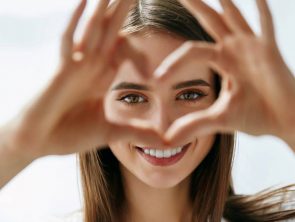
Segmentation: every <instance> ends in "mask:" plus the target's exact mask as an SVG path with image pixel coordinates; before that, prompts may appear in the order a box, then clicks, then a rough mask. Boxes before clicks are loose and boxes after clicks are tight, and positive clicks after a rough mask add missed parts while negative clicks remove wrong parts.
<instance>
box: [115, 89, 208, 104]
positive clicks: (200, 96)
mask: <svg viewBox="0 0 295 222" xmlns="http://www.w3.org/2000/svg"><path fill="white" fill-rule="evenodd" d="M190 93H194V94H195V95H196V94H197V95H198V96H197V98H196V99H185V98H184V99H179V98H177V99H176V100H187V101H188V102H190V103H195V102H197V101H198V100H199V99H201V98H202V97H204V96H207V94H205V93H203V92H201V91H197V90H189V91H186V92H184V93H181V94H180V96H183V95H185V94H186V95H187V94H190ZM180 96H177V97H180ZM128 97H129V98H130V97H133V98H134V97H136V98H139V97H142V98H144V96H141V95H137V94H134V93H132V94H128V95H125V96H123V97H121V98H119V99H118V101H121V102H123V103H125V104H126V105H128V106H134V105H136V104H139V103H143V102H126V101H125V99H126V98H128ZM143 100H145V101H144V102H146V99H143Z"/></svg>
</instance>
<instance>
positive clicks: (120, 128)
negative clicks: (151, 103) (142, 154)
mask: <svg viewBox="0 0 295 222" xmlns="http://www.w3.org/2000/svg"><path fill="white" fill-rule="evenodd" d="M110 124H111V125H112V127H111V129H112V133H111V135H110V137H109V138H108V139H111V138H116V139H117V138H118V137H119V138H120V139H121V140H125V141H128V142H130V141H132V143H134V144H138V145H140V144H146V145H149V144H151V145H152V144H160V145H161V144H163V145H165V144H166V143H167V142H166V141H165V140H164V135H162V134H160V133H159V132H157V131H156V130H155V129H154V127H153V126H152V125H151V124H149V123H147V122H146V121H142V120H139V119H131V120H129V121H126V122H112V123H110Z"/></svg>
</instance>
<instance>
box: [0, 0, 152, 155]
mask: <svg viewBox="0 0 295 222" xmlns="http://www.w3.org/2000/svg"><path fill="white" fill-rule="evenodd" d="M131 2H132V0H121V1H118V2H117V3H116V5H115V6H113V7H112V8H111V9H110V10H107V6H108V3H109V1H108V0H100V1H99V3H98V7H97V9H96V11H95V14H94V15H93V17H92V18H91V19H90V21H89V23H88V26H87V28H86V32H85V34H84V36H83V38H82V40H81V42H80V43H79V44H74V41H73V36H74V33H75V30H76V27H77V24H78V22H79V19H80V17H81V16H82V14H83V11H84V9H85V6H86V0H82V2H81V3H80V5H79V7H78V8H77V9H76V11H75V13H74V14H73V17H72V19H71V21H70V23H69V26H68V28H67V29H66V31H65V33H64V36H63V40H62V46H61V63H60V65H59V68H58V72H57V75H56V76H55V77H54V78H53V80H52V81H51V83H50V84H49V85H48V87H47V88H46V89H45V90H44V91H43V92H42V93H41V95H40V96H38V98H37V99H36V100H35V101H34V102H33V103H32V104H30V105H29V106H28V107H27V108H26V109H25V110H24V111H23V112H22V113H21V114H20V115H19V117H18V118H15V119H14V120H12V121H11V122H10V123H8V124H7V125H6V126H5V127H3V128H1V133H0V137H1V138H0V139H1V141H0V142H3V143H4V142H5V146H6V147H9V148H10V149H13V150H14V151H15V152H16V153H19V154H21V155H23V156H26V157H28V158H37V157H40V156H44V155H49V154H69V153H74V152H81V151H86V150H89V149H93V148H97V147H99V146H104V145H106V144H107V142H108V139H109V138H110V137H111V136H116V137H117V138H118V137H119V138H122V139H128V138H130V137H136V136H138V135H139V134H141V135H142V134H144V135H145V136H142V137H144V138H148V137H149V135H150V136H151V137H153V136H155V135H156V134H155V133H154V132H153V131H152V130H151V129H150V128H148V127H147V126H139V125H136V127H135V126H134V125H132V123H130V124H129V125H128V126H126V125H120V124H119V125H117V124H114V123H110V122H108V121H107V120H106V119H105V116H104V112H103V96H104V94H105V92H106V90H107V89H108V87H109V86H110V84H111V82H112V80H113V78H114V77H115V74H116V73H117V72H116V71H117V69H118V67H119V66H120V64H121V63H123V62H124V61H125V60H126V59H129V60H131V61H132V62H133V64H134V65H135V66H136V68H138V69H139V71H140V73H141V74H142V77H143V78H146V76H145V70H144V67H145V64H144V63H145V56H144V55H143V54H142V53H141V52H138V51H137V50H136V49H134V48H132V47H131V45H130V44H129V43H128V39H127V38H125V37H123V36H120V35H119V34H118V32H119V29H120V28H121V25H122V21H124V18H125V16H126V14H127V12H128V9H129V6H130V4H131ZM111 56H113V57H112V58H111ZM156 139H157V138H155V140H156Z"/></svg>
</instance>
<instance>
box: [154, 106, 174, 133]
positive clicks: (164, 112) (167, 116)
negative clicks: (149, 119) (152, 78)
mask: <svg viewBox="0 0 295 222" xmlns="http://www.w3.org/2000/svg"><path fill="white" fill-rule="evenodd" d="M153 123H154V126H155V128H156V129H157V130H159V131H160V132H165V131H166V130H167V129H168V128H169V126H170V125H171V123H172V118H171V112H169V107H168V106H167V103H166V102H165V101H159V102H158V104H157V106H156V108H155V110H154V112H153Z"/></svg>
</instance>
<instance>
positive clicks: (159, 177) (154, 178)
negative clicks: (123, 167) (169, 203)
mask: <svg viewBox="0 0 295 222" xmlns="http://www.w3.org/2000/svg"><path fill="white" fill-rule="evenodd" d="M189 175H190V174H188V175H187V174H185V175H184V174H182V173H178V174H175V173H171V174H168V173H166V174H163V173H156V172H155V173H153V175H144V174H142V175H138V176H137V178H138V179H139V180H141V181H142V182H143V183H145V184H146V185H148V186H149V187H152V188H155V189H169V188H173V187H176V186H178V185H180V184H181V183H182V182H183V181H185V180H186V179H188V178H190V177H189Z"/></svg>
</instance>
